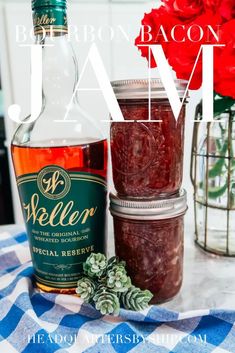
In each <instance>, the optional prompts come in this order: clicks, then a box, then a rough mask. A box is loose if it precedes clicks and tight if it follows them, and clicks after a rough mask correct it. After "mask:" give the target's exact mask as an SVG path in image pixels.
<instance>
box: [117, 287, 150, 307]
mask: <svg viewBox="0 0 235 353" xmlns="http://www.w3.org/2000/svg"><path fill="white" fill-rule="evenodd" d="M152 297H153V295H152V293H151V292H150V291H149V290H147V289H146V290H141V289H140V288H137V287H135V286H131V287H130V288H129V289H128V290H127V291H126V292H125V293H122V295H121V300H122V303H123V306H124V308H125V309H128V310H135V311H139V310H143V309H146V308H147V307H148V305H149V302H150V300H151V299H152Z"/></svg>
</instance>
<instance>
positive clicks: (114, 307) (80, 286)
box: [76, 253, 153, 315]
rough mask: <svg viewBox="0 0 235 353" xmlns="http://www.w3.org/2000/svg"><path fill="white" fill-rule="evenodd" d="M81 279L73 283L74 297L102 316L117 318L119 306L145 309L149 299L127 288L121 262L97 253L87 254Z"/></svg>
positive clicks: (128, 282)
mask: <svg viewBox="0 0 235 353" xmlns="http://www.w3.org/2000/svg"><path fill="white" fill-rule="evenodd" d="M83 271H84V275H85V276H83V277H82V278H80V279H79V280H78V282H77V288H76V293H77V294H78V295H79V296H80V297H81V298H82V299H84V301H85V302H86V303H91V304H92V305H94V306H95V308H96V309H97V310H99V311H100V312H101V314H102V315H109V314H111V315H118V314H119V311H120V304H121V303H122V306H123V307H124V308H125V309H129V310H135V311H139V310H143V309H145V308H146V307H147V306H148V304H149V302H150V300H151V299H152V297H153V295H152V293H151V292H150V291H149V290H141V289H139V288H137V287H135V286H133V285H132V284H131V278H130V277H129V276H128V274H127V272H126V263H125V261H120V260H119V258H118V257H117V256H113V257H111V258H110V259H109V260H107V258H106V256H105V255H103V254H101V253H96V254H95V253H91V254H90V256H89V257H88V258H87V259H86V261H85V262H84V263H83Z"/></svg>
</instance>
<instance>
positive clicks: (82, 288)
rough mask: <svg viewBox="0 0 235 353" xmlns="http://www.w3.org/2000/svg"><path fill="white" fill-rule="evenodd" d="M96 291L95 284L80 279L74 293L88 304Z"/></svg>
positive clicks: (87, 279)
mask: <svg viewBox="0 0 235 353" xmlns="http://www.w3.org/2000/svg"><path fill="white" fill-rule="evenodd" d="M95 289H96V283H95V282H94V281H93V280H92V279H90V278H87V277H82V278H80V279H79V280H78V283H77V288H76V293H77V294H79V296H80V297H81V298H82V299H83V300H84V301H85V302H86V303H89V302H90V301H91V300H92V298H93V296H94V294H95Z"/></svg>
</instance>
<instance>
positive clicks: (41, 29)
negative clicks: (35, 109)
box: [33, 7, 78, 109]
mask: <svg viewBox="0 0 235 353" xmlns="http://www.w3.org/2000/svg"><path fill="white" fill-rule="evenodd" d="M33 22H34V32H35V36H36V44H40V45H42V46H43V51H42V87H43V99H44V106H45V109H46V108H49V107H50V106H52V107H54V106H61V107H66V106H68V104H69V102H70V101H71V98H72V95H73V92H74V89H75V87H76V83H77V80H78V65H77V60H76V56H75V54H74V51H73V48H72V45H71V43H70V42H69V41H68V36H67V32H68V27H67V13H66V9H65V8H62V7H42V8H39V9H37V10H35V11H34V13H33Z"/></svg>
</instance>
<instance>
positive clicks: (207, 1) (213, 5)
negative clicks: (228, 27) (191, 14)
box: [204, 0, 235, 21]
mask: <svg viewBox="0 0 235 353" xmlns="http://www.w3.org/2000/svg"><path fill="white" fill-rule="evenodd" d="M204 7H205V9H209V10H212V11H213V12H217V13H218V14H219V15H220V16H221V17H222V18H223V20H225V21H226V20H227V21H228V20H231V19H232V18H234V17H235V1H234V0H204Z"/></svg>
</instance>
